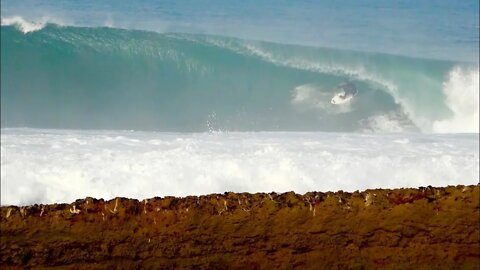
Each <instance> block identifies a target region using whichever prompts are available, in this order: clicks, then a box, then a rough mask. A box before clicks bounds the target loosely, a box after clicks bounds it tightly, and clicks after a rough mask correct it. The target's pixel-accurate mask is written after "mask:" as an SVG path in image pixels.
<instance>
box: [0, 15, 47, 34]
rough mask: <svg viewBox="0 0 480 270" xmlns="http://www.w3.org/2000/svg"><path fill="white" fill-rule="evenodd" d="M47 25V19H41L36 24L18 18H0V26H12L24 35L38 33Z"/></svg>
mask: <svg viewBox="0 0 480 270" xmlns="http://www.w3.org/2000/svg"><path fill="white" fill-rule="evenodd" d="M47 23H48V19H47V18H43V19H42V20H40V21H38V22H34V21H27V20H25V19H24V18H22V17H20V16H13V17H7V18H1V25H14V26H15V27H16V28H17V29H18V30H20V31H21V32H23V33H24V34H27V33H31V32H35V31H39V30H41V29H43V28H44V27H45V26H46V25H47Z"/></svg>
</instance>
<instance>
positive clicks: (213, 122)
mask: <svg viewBox="0 0 480 270" xmlns="http://www.w3.org/2000/svg"><path fill="white" fill-rule="evenodd" d="M1 31H2V40H1V45H2V46H1V50H2V51H1V52H2V59H1V66H2V69H1V75H2V81H1V87H2V99H1V105H2V106H1V110H2V111H1V112H2V114H1V121H2V127H19V126H27V127H42V128H92V129H140V130H159V131H209V130H212V129H213V130H225V131H259V130H272V131H273V130H283V131H309V130H321V131H342V132H365V131H369V132H401V131H422V132H478V131H479V126H478V121H477V120H478V116H479V106H478V95H479V94H478V89H479V81H478V74H479V69H478V64H476V63H457V62H448V61H439V60H430V59H419V58H411V57H403V56H394V55H387V54H377V53H363V52H354V51H347V50H337V49H328V48H315V47H305V46H298V45H285V44H276V43H270V42H261V41H248V40H240V39H235V38H229V37H220V36H208V35H193V34H174V33H163V34H162V33H155V32H145V31H138V30H126V29H115V28H107V27H73V26H62V27H61V26H59V25H58V24H52V23H49V21H48V20H47V19H45V20H44V21H42V22H28V21H25V20H24V19H22V18H21V17H11V18H2V28H1ZM345 81H351V82H352V83H354V84H355V85H356V87H357V89H358V95H357V96H355V98H354V99H352V100H351V102H349V103H346V104H344V105H332V104H330V103H329V101H330V99H331V97H332V95H333V94H334V93H335V91H336V86H337V85H339V84H340V83H342V82H345ZM212 116H214V117H212Z"/></svg>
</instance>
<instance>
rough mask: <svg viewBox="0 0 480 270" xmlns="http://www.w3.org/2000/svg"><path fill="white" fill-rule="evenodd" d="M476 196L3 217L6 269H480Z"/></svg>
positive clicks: (43, 210)
mask: <svg viewBox="0 0 480 270" xmlns="http://www.w3.org/2000/svg"><path fill="white" fill-rule="evenodd" d="M479 201H480V186H479V185H474V186H456V187H445V188H434V187H425V188H418V189H395V190H380V189H377V190H366V191H364V192H354V193H347V192H341V191H339V192H326V193H320V192H309V193H306V194H304V195H299V194H295V193H293V192H288V193H283V194H277V193H257V194H248V193H225V194H213V195H207V196H199V197H195V196H191V197H185V198H175V197H165V198H152V199H148V200H143V201H139V200H134V199H126V198H116V199H113V200H109V201H105V200H97V199H93V198H86V199H82V200H77V201H75V202H73V203H71V204H53V205H33V206H26V207H16V206H3V207H1V235H0V240H1V241H0V256H1V257H0V264H1V266H2V269H23V268H54V267H60V268H67V269H272V268H273V269H294V268H297V269H373V268H381V269H413V268H422V269H479V268H480V266H479V265H480V202H479Z"/></svg>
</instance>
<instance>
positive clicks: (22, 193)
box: [1, 129, 479, 205]
mask: <svg viewBox="0 0 480 270" xmlns="http://www.w3.org/2000/svg"><path fill="white" fill-rule="evenodd" d="M1 147H2V149H1V153H2V156H1V166H2V171H1V176H2V191H1V192H2V193H1V195H2V197H1V198H2V204H3V205H8V204H22V205H23V204H32V203H54V202H70V201H73V200H76V199H78V198H84V197H87V196H91V197H97V198H106V199H109V198H113V197H116V196H125V197H129V198H139V199H142V198H150V197H154V196H167V195H171V196H186V195H202V194H209V193H223V192H225V191H235V192H271V191H275V192H284V191H290V190H294V191H296V192H299V193H304V192H307V191H312V190H323V191H328V190H335V191H336V190H345V191H354V190H363V189H367V188H394V187H418V186H427V185H435V186H446V185H457V184H475V183H476V181H477V180H478V179H479V178H478V177H479V169H478V162H479V155H478V147H479V141H478V135H476V134H463V135H461V134H460V135H446V134H445V135H432V134H429V135H425V134H346V133H343V134H338V133H298V132H295V133H292V132H287V133H284V132H252V133H191V134H184V133H155V132H130V131H74V130H38V129H6V130H3V131H2V146H1Z"/></svg>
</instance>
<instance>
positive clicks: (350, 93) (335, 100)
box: [330, 83, 358, 105]
mask: <svg viewBox="0 0 480 270" xmlns="http://www.w3.org/2000/svg"><path fill="white" fill-rule="evenodd" d="M339 88H342V91H341V92H339V93H336V94H335V95H334V96H333V97H332V99H331V100H330V103H332V104H335V105H339V104H344V103H347V102H348V101H350V100H351V99H352V98H353V97H354V96H355V95H356V94H357V92H358V91H357V88H356V87H355V85H353V84H352V83H342V84H341V85H339Z"/></svg>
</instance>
